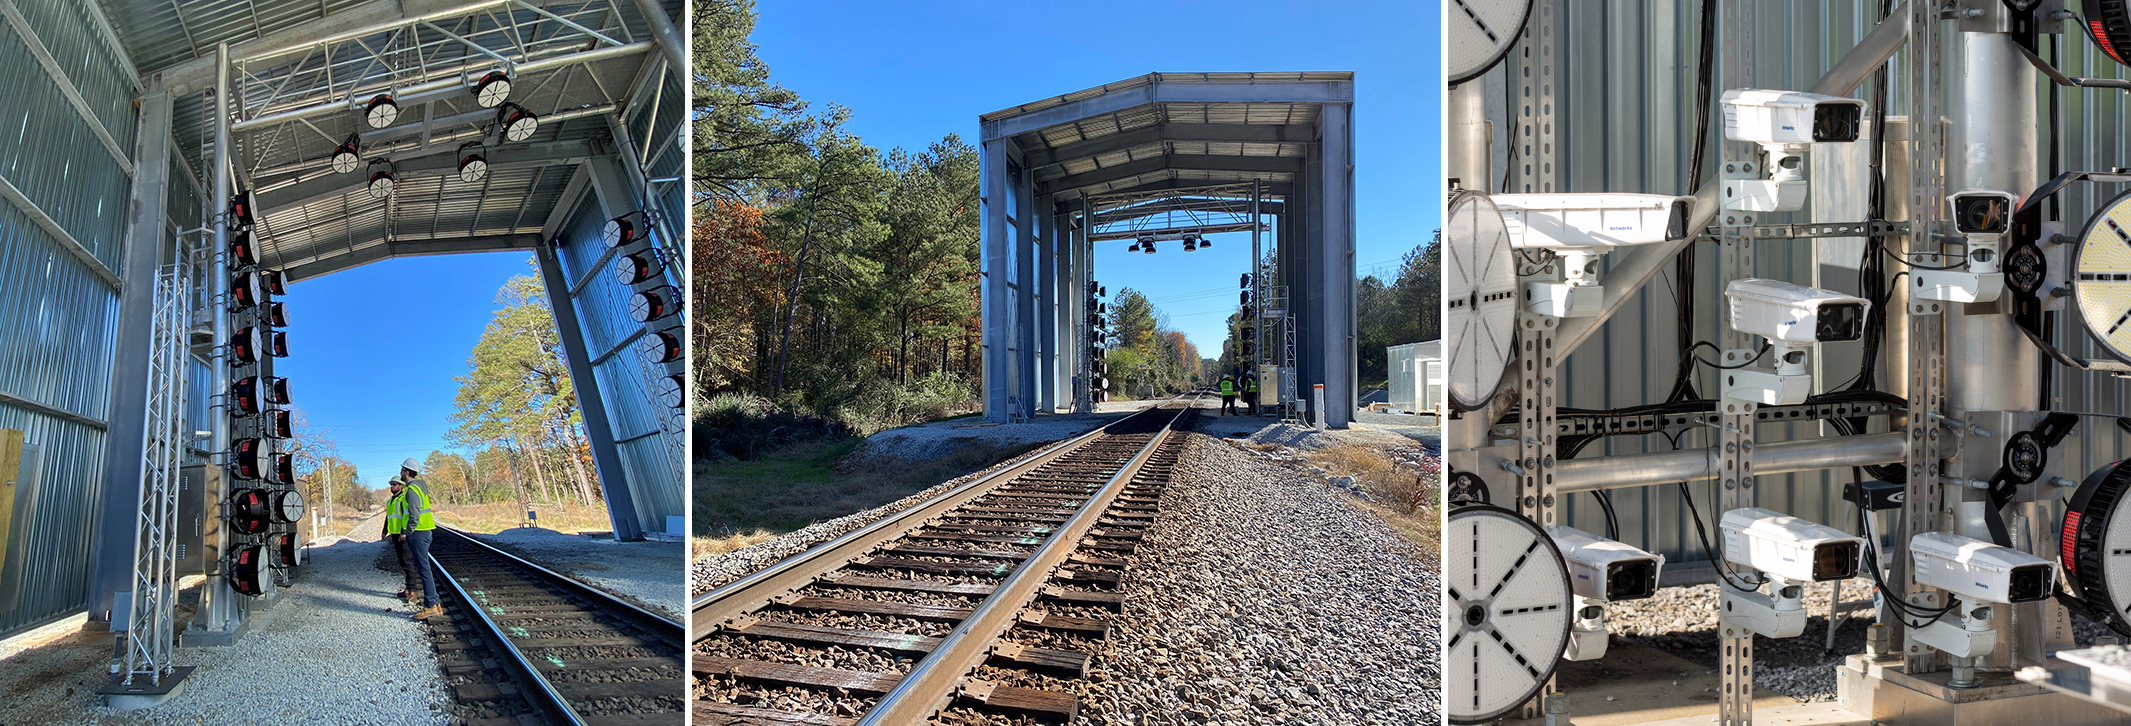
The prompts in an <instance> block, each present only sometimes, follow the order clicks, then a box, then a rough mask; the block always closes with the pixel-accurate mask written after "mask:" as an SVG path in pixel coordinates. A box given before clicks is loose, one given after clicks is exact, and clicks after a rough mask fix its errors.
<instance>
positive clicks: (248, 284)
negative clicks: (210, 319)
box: [229, 272, 266, 310]
mask: <svg viewBox="0 0 2131 726" xmlns="http://www.w3.org/2000/svg"><path fill="white" fill-rule="evenodd" d="M265 299H266V292H265V291H264V290H262V289H260V287H259V276H258V275H257V274H254V273H250V272H239V273H237V274H235V275H231V276H230V278H229V309H231V310H246V309H249V308H251V306H253V305H257V304H259V303H260V301H262V300H265Z"/></svg>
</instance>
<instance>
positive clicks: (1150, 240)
mask: <svg viewBox="0 0 2131 726" xmlns="http://www.w3.org/2000/svg"><path fill="white" fill-rule="evenodd" d="M1162 239H1174V240H1177V241H1180V242H1183V243H1184V251H1185V252H1197V251H1199V248H1201V247H1212V246H1213V240H1210V239H1207V238H1206V237H1205V236H1204V235H1201V234H1199V233H1197V232H1185V233H1183V234H1173V235H1172V234H1161V235H1152V234H1143V235H1140V236H1139V237H1138V238H1136V239H1134V240H1132V245H1131V246H1130V247H1126V248H1125V251H1126V252H1145V253H1147V254H1150V255H1151V254H1154V243H1155V242H1156V241H1157V240H1162Z"/></svg>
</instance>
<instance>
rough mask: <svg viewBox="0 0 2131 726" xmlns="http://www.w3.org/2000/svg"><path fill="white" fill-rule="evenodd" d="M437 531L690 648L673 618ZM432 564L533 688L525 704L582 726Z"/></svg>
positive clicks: (433, 560)
mask: <svg viewBox="0 0 2131 726" xmlns="http://www.w3.org/2000/svg"><path fill="white" fill-rule="evenodd" d="M436 531H438V532H443V533H449V534H451V535H453V536H456V537H458V538H459V539H460V540H463V541H465V542H468V543H471V544H473V545H474V546H475V547H476V548H477V549H479V550H481V551H482V552H483V553H484V554H488V555H492V556H496V557H500V558H502V559H504V560H507V561H509V562H513V563H516V564H518V565H521V566H524V567H526V568H528V569H529V570H531V571H532V572H533V573H534V574H535V576H537V577H538V578H540V579H544V580H547V581H549V583H550V584H554V585H559V586H561V587H562V588H563V589H565V590H568V591H570V592H571V593H573V594H576V595H578V596H580V597H583V598H585V599H587V600H590V601H591V602H592V603H593V604H594V605H596V606H598V607H602V608H606V609H609V610H612V611H614V612H616V613H617V614H620V615H622V616H623V617H624V618H626V619H627V620H629V621H630V622H631V623H633V624H635V625H637V626H638V627H641V628H644V629H645V630H646V631H648V632H650V633H651V634H652V635H653V636H655V637H658V638H660V639H663V640H667V641H669V642H670V643H671V644H672V645H673V647H674V649H675V650H676V651H685V650H686V648H685V647H684V646H683V644H682V641H683V640H685V639H686V638H684V637H683V632H684V631H685V628H683V627H682V625H681V624H680V623H679V622H676V621H674V620H673V619H671V618H667V617H664V616H661V615H659V614H657V613H653V612H651V611H649V610H645V609H643V608H640V607H637V606H636V605H635V604H633V603H630V602H629V601H626V600H623V599H621V598H619V597H616V596H614V595H612V594H610V593H607V592H606V591H603V590H600V589H598V588H595V587H592V586H591V585H587V584H585V583H583V582H579V581H577V580H575V579H573V578H571V577H569V576H567V575H563V574H561V573H558V572H556V571H554V570H550V569H548V568H546V567H542V566H540V565H536V564H533V563H532V562H529V561H527V560H526V559H525V558H523V557H519V556H517V555H514V554H511V553H509V552H505V551H503V550H502V549H500V548H498V547H496V546H494V545H491V544H488V543H486V542H482V541H480V540H478V539H475V538H474V537H473V536H471V535H468V534H467V533H465V532H461V531H458V530H456V529H452V528H449V527H438V528H437V529H436ZM429 562H430V565H431V566H433V567H435V568H436V573H437V580H438V581H439V582H441V583H442V584H444V585H445V586H447V587H449V588H450V590H451V593H452V594H453V595H454V596H456V597H458V598H459V602H461V603H463V604H465V606H466V611H467V612H468V613H470V614H472V616H473V617H472V618H471V619H472V620H473V621H474V625H475V627H476V628H477V629H479V630H480V632H481V636H482V637H484V638H488V639H489V640H490V641H492V642H494V643H497V644H499V645H501V646H502V647H501V652H500V653H498V655H500V656H502V657H503V660H504V661H505V663H504V665H505V666H506V667H507V668H508V669H509V670H510V671H511V673H512V674H514V675H516V676H517V677H518V679H519V681H520V682H522V683H525V684H527V685H529V686H532V688H531V689H530V690H528V691H527V693H526V700H527V701H530V702H532V703H533V705H534V706H535V707H537V708H539V709H541V710H542V711H545V712H546V713H547V715H548V716H549V717H551V718H553V719H554V720H555V722H556V723H560V724H566V725H567V726H584V724H585V721H584V717H582V716H580V715H578V713H577V710H576V709H574V708H572V707H571V706H570V701H569V699H568V698H565V697H563V695H562V693H561V692H560V691H558V690H556V688H555V684H554V683H552V682H550V681H549V680H548V679H547V677H546V676H542V675H540V669H539V668H537V667H534V665H533V661H532V659H530V658H528V657H527V656H526V655H525V653H524V652H523V651H520V650H518V645H517V643H514V642H511V638H510V636H509V635H508V634H507V633H506V632H505V631H504V629H503V626H502V625H501V624H500V623H497V622H496V621H495V619H493V618H491V617H489V615H488V612H487V611H486V610H484V609H482V607H481V604H480V601H478V600H475V599H474V598H473V596H471V595H469V594H468V593H467V591H466V587H465V585H463V584H462V583H460V582H459V579H458V578H457V577H456V576H453V575H452V574H451V571H450V570H448V569H446V568H445V567H444V563H443V562H440V561H438V560H437V557H436V554H435V553H434V552H432V553H430V555H429ZM682 658H684V659H685V658H686V656H685V655H683V656H682Z"/></svg>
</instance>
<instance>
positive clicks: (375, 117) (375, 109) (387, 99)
mask: <svg viewBox="0 0 2131 726" xmlns="http://www.w3.org/2000/svg"><path fill="white" fill-rule="evenodd" d="M399 118H400V104H399V102H397V101H394V100H392V94H389V93H380V94H377V95H376V96H372V97H371V98H370V102H369V103H368V104H364V106H363V122H364V123H368V124H370V128H373V129H381V128H385V127H387V126H391V125H392V122H394V121H398V120H399Z"/></svg>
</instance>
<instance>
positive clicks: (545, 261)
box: [533, 239, 644, 542]
mask: <svg viewBox="0 0 2131 726" xmlns="http://www.w3.org/2000/svg"><path fill="white" fill-rule="evenodd" d="M577 242H578V243H579V244H589V243H590V242H591V241H590V240H577ZM559 244H561V240H559V239H558V240H556V245H559ZM533 254H534V256H535V257H536V258H538V259H539V262H540V276H541V279H542V281H543V282H545V283H546V286H547V290H548V306H549V307H550V308H552V309H553V311H554V313H555V329H556V331H557V332H558V333H560V336H559V337H560V338H561V339H562V350H563V358H564V359H565V362H567V363H568V365H569V368H570V388H571V390H573V391H575V392H576V394H577V408H578V410H579V411H580V412H581V413H583V414H584V417H585V439H586V440H587V441H588V442H589V443H590V444H591V446H592V467H593V470H594V471H595V473H597V474H598V475H599V491H600V493H601V494H602V495H603V496H604V497H605V499H606V500H607V519H608V521H609V522H611V523H612V524H613V527H614V538H615V539H616V540H619V541H623V542H634V541H637V540H641V539H643V538H644V528H643V525H642V523H640V522H638V521H637V517H636V498H635V494H634V492H632V491H631V490H630V488H629V485H630V481H629V478H628V476H627V474H626V473H625V470H624V469H623V468H622V459H621V455H620V454H619V453H617V451H616V449H615V444H614V425H613V423H612V419H611V418H609V417H608V415H607V403H606V396H605V394H604V393H602V392H601V391H600V388H599V378H598V376H597V373H596V372H595V371H594V370H593V368H592V360H591V354H590V353H589V352H588V350H587V347H586V345H585V334H584V327H583V326H584V323H583V320H584V319H583V318H581V317H579V316H578V313H577V300H576V298H574V297H572V296H571V295H570V292H569V290H570V282H569V276H568V275H566V274H565V273H564V272H563V269H562V259H561V256H560V255H558V254H556V251H555V246H554V245H545V244H543V245H540V246H539V247H538V248H536V249H535V250H534V251H533Z"/></svg>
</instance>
